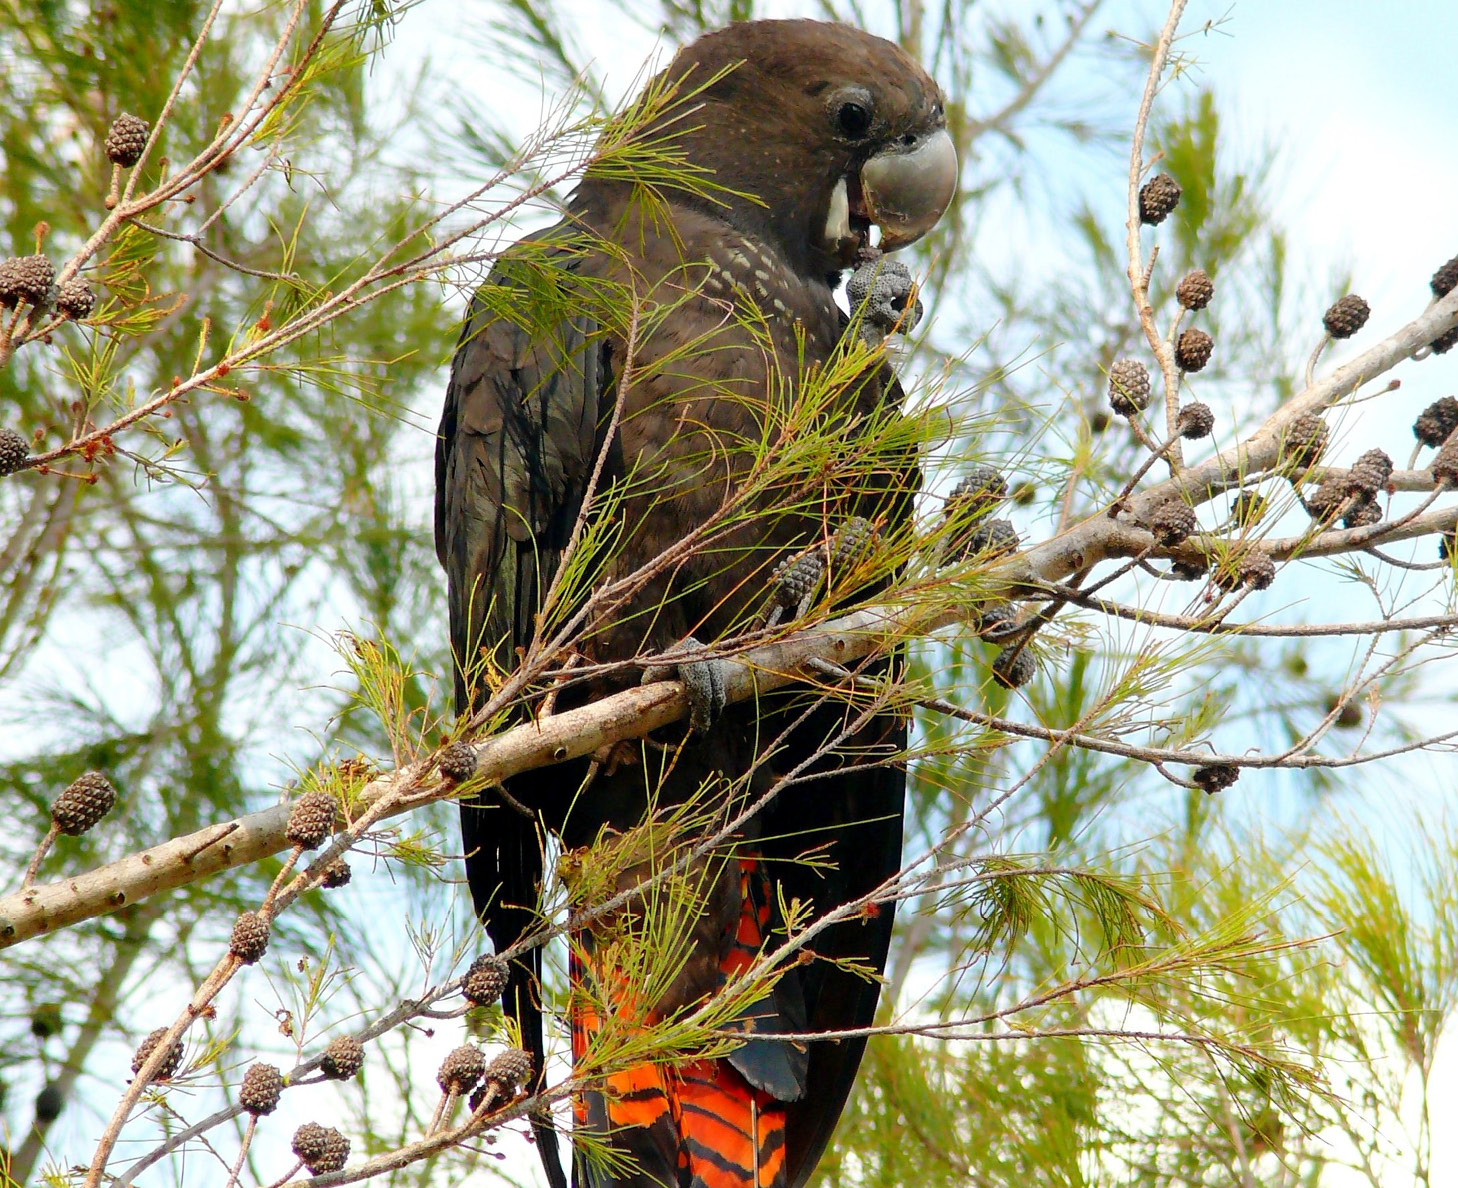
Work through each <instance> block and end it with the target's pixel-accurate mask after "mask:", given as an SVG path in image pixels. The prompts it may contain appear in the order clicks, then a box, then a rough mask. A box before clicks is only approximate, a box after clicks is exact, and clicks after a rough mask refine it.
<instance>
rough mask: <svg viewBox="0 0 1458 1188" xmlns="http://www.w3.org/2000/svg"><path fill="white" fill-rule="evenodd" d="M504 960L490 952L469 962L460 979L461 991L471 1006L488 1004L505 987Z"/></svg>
mask: <svg viewBox="0 0 1458 1188" xmlns="http://www.w3.org/2000/svg"><path fill="white" fill-rule="evenodd" d="M506 979H507V968H506V962H505V961H503V960H501V958H500V957H496V956H493V955H492V954H490V953H483V954H482V955H481V956H480V957H477V958H476V960H475V961H473V962H471V968H470V969H468V970H467V971H466V976H465V977H464V978H462V979H461V993H462V994H463V995H465V997H466V1001H467V1002H469V1003H470V1004H471V1005H472V1006H489V1005H490V1004H491V1003H493V1002H495V1001H496V1000H497V999H498V998H500V997H501V993H502V991H503V990H505V989H506Z"/></svg>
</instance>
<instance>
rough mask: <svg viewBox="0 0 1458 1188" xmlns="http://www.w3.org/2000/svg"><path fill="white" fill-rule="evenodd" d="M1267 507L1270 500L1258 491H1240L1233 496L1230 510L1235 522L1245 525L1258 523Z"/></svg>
mask: <svg viewBox="0 0 1458 1188" xmlns="http://www.w3.org/2000/svg"><path fill="white" fill-rule="evenodd" d="M1269 508H1270V500H1268V499H1267V498H1266V497H1265V496H1264V495H1262V494H1261V493H1260V492H1259V491H1242V492H1241V493H1240V494H1239V495H1237V496H1236V497H1235V503H1234V504H1233V505H1232V506H1231V509H1230V512H1231V515H1233V516H1234V517H1235V522H1236V523H1237V524H1240V525H1241V526H1242V527H1246V526H1249V525H1251V524H1258V523H1260V521H1261V519H1262V518H1263V517H1264V516H1265V514H1266V512H1267V511H1268V510H1269Z"/></svg>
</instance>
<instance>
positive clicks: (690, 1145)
mask: <svg viewBox="0 0 1458 1188" xmlns="http://www.w3.org/2000/svg"><path fill="white" fill-rule="evenodd" d="M738 861H739V866H740V872H739V875H740V896H741V898H740V912H739V919H738V922H737V925H736V927H735V928H734V931H733V936H732V938H731V940H730V943H729V945H728V948H727V952H726V953H725V956H724V957H723V959H722V961H721V963H720V969H721V970H722V972H723V973H724V974H725V975H731V974H735V973H738V972H740V971H741V970H742V969H744V968H745V967H746V966H747V965H748V964H749V962H750V961H752V960H753V959H754V957H756V956H757V955H758V954H759V952H760V949H761V946H762V945H763V942H764V940H765V937H766V934H767V932H768V924H769V908H768V903H767V895H766V894H765V891H766V890H767V888H766V887H765V886H764V876H763V874H762V873H761V871H760V869H759V865H758V863H757V862H756V860H754V859H753V858H741V859H739V860H738ZM582 939H583V940H584V942H585V943H579V944H574V945H573V955H572V966H571V970H570V974H571V978H572V981H573V984H574V985H579V986H580V985H582V984H583V983H584V979H586V978H587V977H589V976H591V975H592V974H593V973H594V972H596V971H594V970H592V969H590V968H589V963H590V962H591V960H592V956H591V944H590V941H588V940H587V938H582ZM574 1000H575V1001H576V1002H577V1005H576V1007H575V1008H574V1010H573V1012H572V1056H573V1061H574V1063H579V1062H580V1061H581V1060H582V1059H583V1057H584V1055H585V1054H586V1053H587V1050H588V1047H589V1045H590V1044H591V1042H592V1039H593V1037H594V1035H596V1034H597V1032H598V1031H599V1030H600V1028H601V1019H600V1017H599V1015H598V1013H597V1010H596V1009H595V1008H593V1007H591V1006H588V1005H586V1004H585V1003H584V1002H583V999H582V996H574ZM615 1005H623V1004H615ZM648 1021H649V1022H651V1021H652V1020H651V1018H650V1019H649V1020H648ZM574 1113H575V1121H576V1125H577V1127H578V1128H579V1129H580V1130H585V1131H586V1132H588V1133H589V1134H591V1135H593V1136H594V1139H595V1141H596V1143H598V1144H601V1145H602V1146H601V1147H600V1148H599V1150H598V1152H597V1157H596V1158H594V1157H593V1156H592V1155H587V1156H584V1153H583V1150H582V1149H581V1147H580V1146H579V1150H578V1153H577V1157H576V1159H575V1160H574V1168H575V1175H574V1180H575V1181H576V1183H577V1184H579V1185H582V1186H585V1188H784V1185H785V1105H784V1103H783V1102H782V1101H779V1100H777V1099H776V1098H775V1097H773V1096H771V1095H770V1094H769V1093H766V1092H765V1091H764V1090H763V1089H759V1088H756V1087H754V1086H753V1085H751V1084H750V1083H749V1082H748V1081H747V1080H746V1079H745V1077H744V1075H743V1074H742V1073H740V1071H739V1070H738V1069H737V1068H735V1067H734V1065H733V1064H731V1063H730V1061H729V1059H715V1060H688V1061H680V1062H677V1063H672V1064H661V1063H645V1064H639V1065H635V1066H633V1067H630V1068H627V1069H624V1070H622V1071H619V1072H615V1073H610V1074H608V1075H607V1076H606V1077H604V1078H603V1080H602V1082H601V1087H600V1088H593V1089H591V1090H588V1091H586V1092H584V1093H582V1094H581V1095H580V1096H579V1097H578V1098H577V1100H576V1101H575V1102H574ZM603 1147H605V1150H603V1149H602V1148H603ZM604 1156H605V1157H604Z"/></svg>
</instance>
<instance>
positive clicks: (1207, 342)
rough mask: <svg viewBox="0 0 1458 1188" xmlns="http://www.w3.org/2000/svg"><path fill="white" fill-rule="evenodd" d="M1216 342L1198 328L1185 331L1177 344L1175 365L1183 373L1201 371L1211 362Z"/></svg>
mask: <svg viewBox="0 0 1458 1188" xmlns="http://www.w3.org/2000/svg"><path fill="white" fill-rule="evenodd" d="M1214 349H1215V340H1214V339H1213V338H1211V337H1210V336H1209V335H1208V334H1206V333H1205V332H1204V331H1203V330H1200V329H1198V328H1196V327H1191V328H1190V329H1188V330H1186V331H1184V332H1183V333H1182V334H1181V335H1180V338H1179V341H1178V342H1177V343H1175V364H1176V365H1177V366H1178V367H1179V369H1180V370H1181V371H1200V370H1202V369H1203V368H1204V366H1205V364H1206V363H1208V362H1210V354H1211V352H1212V351H1214Z"/></svg>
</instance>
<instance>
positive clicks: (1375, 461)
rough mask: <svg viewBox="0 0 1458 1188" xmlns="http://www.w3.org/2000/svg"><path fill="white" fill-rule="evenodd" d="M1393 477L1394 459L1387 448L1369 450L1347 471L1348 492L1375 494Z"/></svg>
mask: <svg viewBox="0 0 1458 1188" xmlns="http://www.w3.org/2000/svg"><path fill="white" fill-rule="evenodd" d="M1391 477H1392V459H1391V458H1389V457H1388V456H1387V451H1386V450H1368V451H1367V452H1366V453H1365V454H1363V455H1362V456H1361V457H1360V458H1358V459H1357V460H1356V461H1355V462H1353V463H1352V468H1351V470H1349V471H1348V472H1347V483H1346V486H1347V492H1348V493H1349V494H1352V495H1369V496H1370V495H1375V494H1377V492H1378V491H1380V490H1382V488H1383V487H1385V486H1387V480H1388V479H1390V478H1391Z"/></svg>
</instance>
